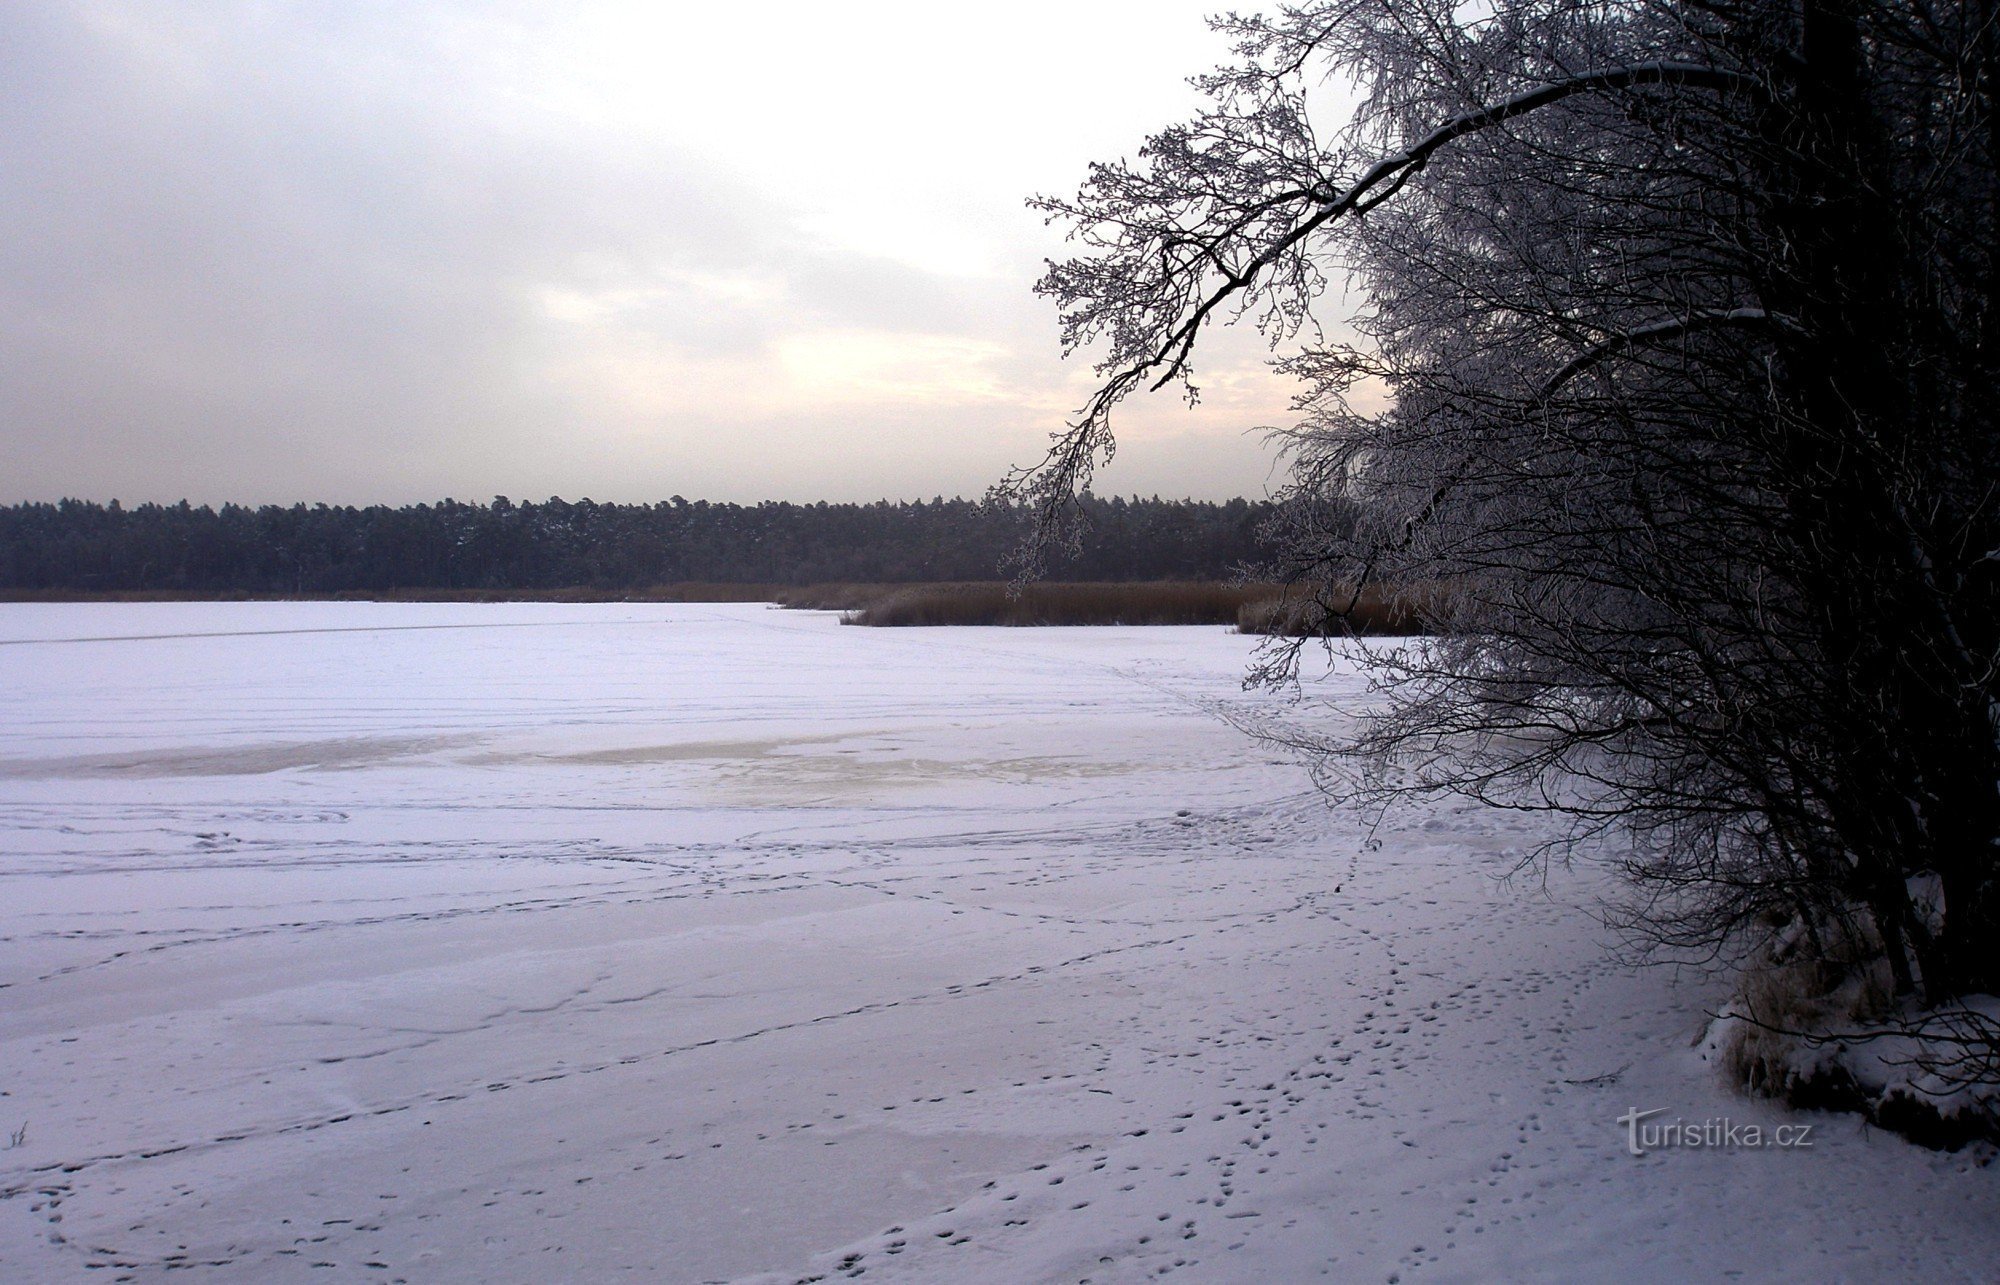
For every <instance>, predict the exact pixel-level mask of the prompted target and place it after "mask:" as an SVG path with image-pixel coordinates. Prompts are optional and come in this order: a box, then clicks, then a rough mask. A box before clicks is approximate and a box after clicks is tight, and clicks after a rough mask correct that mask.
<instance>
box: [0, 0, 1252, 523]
mask: <svg viewBox="0 0 2000 1285" xmlns="http://www.w3.org/2000/svg"><path fill="white" fill-rule="evenodd" d="M679 8H680V7H678V6H673V7H668V9H662V8H659V7H655V6H650V5H630V6H626V5H618V4H611V3H602V4H595V5H585V6H582V7H581V8H580V9H579V10H577V11H574V12H571V11H567V10H557V9H552V8H548V7H543V6H525V5H524V6H507V5H489V4H477V5H475V4H470V3H467V4H463V5H457V4H448V3H435V4H425V5H402V4H388V3H358V2H350V3H338V4H336V3H324V4H276V3H253V2H251V0H241V2H239V3H211V4H189V3H173V4H156V5H153V4H140V3H113V2H111V0H75V2H74V3H60V2H56V3H47V4H38V5H32V6H9V7H7V8H6V9H5V10H4V11H0V41H4V42H5V43H6V45H7V46H8V47H9V48H10V50H11V51H12V52H11V55H10V59H11V61H12V62H13V64H14V66H15V67H16V68H17V69H18V70H17V72H16V73H15V74H14V75H12V76H11V77H10V78H9V79H8V80H7V81H6V82H5V83H4V84H0V131H4V134H5V136H6V137H7V138H8V139H9V157H8V163H7V165H6V166H4V167H0V449H4V450H5V451H6V453H7V456H8V458H9V460H10V470H9V473H10V476H11V478H12V487H11V488H10V489H11V490H12V491H13V494H11V495H5V496H0V499H9V500H11V499H25V498H41V499H47V498H54V497H55V496H58V495H61V494H82V495H89V496H94V497H97V498H106V497H108V496H110V495H114V494H115V495H118V496H120V497H122V498H125V499H127V500H140V499H175V498H179V497H180V496H182V495H186V496H188V497H190V498H193V499H196V500H197V501H202V500H210V501H219V500H223V499H242V500H250V501H264V500H279V501H286V500H290V499H328V500H339V501H355V502H360V501H368V500H388V501H401V500H414V499H419V498H430V497H433V496H436V495H438V494H442V493H446V492H452V493H457V494H460V495H462V496H463V495H478V494H483V493H487V492H490V491H503V490H504V491H507V492H509V493H511V494H527V495H535V494H546V493H550V492H562V493H566V494H580V493H591V494H594V495H595V496H596V497H597V498H599V499H631V498H644V497H646V496H648V495H651V494H653V493H655V492H657V493H659V494H666V493H670V492H673V491H679V492H681V493H684V494H690V495H693V494H698V493H700V494H709V495H713V496H716V497H718V498H742V499H751V498H757V497H759V496H762V495H772V496H786V497H791V498H812V497H819V496H824V497H826V498H860V497H865V496H869V495H873V494H885V493H886V494H918V493H923V494H928V493H932V492H935V491H945V492H953V491H975V492H976V491H977V490H979V489H982V488H983V486H984V485H985V484H986V483H987V482H989V481H991V480H992V479H993V478H995V477H997V476H998V475H999V473H1000V472H1002V471H1004V469H1005V468H1006V467H1007V466H1008V465H1009V464H1012V463H1016V462H1020V460H1021V458H1022V457H1024V456H1030V455H1033V454H1036V453H1038V451H1039V449H1040V444H1041V443H1042V441H1043V438H1044V434H1045V433H1046V431H1047V430H1048V429H1050V428H1052V427H1054V426H1055V422H1056V418H1057V417H1059V416H1060V415H1061V414H1063V413H1064V412H1065V411H1067V410H1069V409H1071V408H1073V406H1074V405H1075V404H1076V403H1077V402H1079V401H1080V400H1081V390H1082V388H1083V386H1084V385H1083V383H1082V382H1081V380H1080V378H1079V372H1077V371H1076V370H1075V369H1073V364H1072V368H1065V367H1063V366H1062V365H1060V364H1059V363H1057V362H1056V361H1055V348H1054V339H1053V334H1054V322H1053V318H1052V316H1051V315H1050V314H1049V312H1048V309H1047V307H1046V305H1045V304H1043V303H1042V302H1040V301H1038V300H1035V299H1033V298H1032V297H1031V296H1030V295H1029V294H1028V291H1027V288H1026V287H1027V284H1028V282H1029V281H1030V280H1031V279H1032V276H1033V272H1032V271H1031V270H1029V269H1028V265H1029V264H1031V263H1032V262H1033V260H1034V257H1035V253H1036V252H1037V249H1036V247H1037V246H1039V245H1041V244H1044V243H1045V242H1046V241H1047V237H1046V234H1043V233H1041V230H1040V229H1039V228H1036V227H1034V226H1033V219H1032V216H1028V215H1026V214H1025V212H1023V211H1021V210H1020V209H1019V204H1018V198H1019V195H1020V194H1021V192H1022V191H1024V190H1025V179H1023V178H1022V177H1021V176H1020V171H1021V169H1022V167H1023V166H1025V165H1026V164H1027V162H1026V161H1025V160H1024V158H1025V157H1029V156H1032V155H1035V154H1037V153H1036V151H1035V149H1036V147H1037V146H1039V144H1037V143H1036V142H1035V138H1033V137H1030V138H1026V139H1021V138H1015V137H1014V135H1013V134H1011V133H1010V129H1012V127H1014V126H1031V127H1033V128H1034V129H1037V130H1040V129H1045V128H1046V127H1047V122H1048V120H1049V119H1050V118H1049V117H1047V116H1046V115H1045V114H1042V113H1043V109H1042V107H1040V106H1037V107H1035V108H1033V109H1030V108H1027V107H1020V108H1018V109H1017V107H1016V106H1012V105H1009V104H1004V103H1003V104H989V105H988V108H987V109H982V112H981V113H974V114H973V115H971V116H965V115H963V114H961V115H956V116H954V115H952V114H951V113H949V112H943V111H939V112H926V111H925V110H924V109H923V105H922V104H920V103H914V102H913V101H912V95H913V94H918V93H925V94H930V95H933V96H935V95H938V94H941V93H945V92H948V91H949V89H950V84H951V81H950V76H951V72H950V69H949V68H941V67H939V66H936V65H933V63H932V62H920V63H913V64H911V70H910V71H909V73H908V74H906V75H902V74H899V75H883V74H878V75H876V76H874V77H873V78H869V77H866V76H864V77H862V78H861V80H860V81H859V82H857V83H855V84H853V85H851V86H848V87H846V88H845V89H843V87H842V83H841V82H840V81H839V78H838V77H839V67H838V65H837V64H838V59H832V58H828V59H820V60H818V61H814V60H812V59H811V58H810V57H809V55H810V54H811V53H812V50H811V49H810V48H809V44H810V41H809V40H806V39H804V38H805V37H813V36H815V33H817V35H818V37H819V38H822V39H830V38H831V36H829V35H828V33H827V31H824V30H821V29H820V28H818V27H814V28H810V29H807V30H804V31H795V32H792V33H791V36H792V37H793V38H792V39H790V40H787V41H782V42H777V43H778V44H780V45H782V47H783V50H784V51H785V52H784V53H783V54H782V55H781V56H780V55H774V60H775V64H777V65H774V66H771V67H766V68H759V67H758V66H756V65H755V59H754V58H750V60H749V61H748V62H744V61H742V60H744V59H745V58H746V57H748V54H747V51H746V50H745V49H744V48H743V47H742V38H743V36H744V34H745V33H744V32H743V31H742V30H741V29H740V27H738V26H737V25H736V24H739V23H740V22H742V21H743V18H742V17H741V16H740V15H731V16H729V17H728V18H727V21H726V22H720V20H717V19H715V17H714V15H713V13H711V14H710V15H709V16H708V18H706V19H705V20H704V21H705V22H706V23H707V25H705V26H687V25H684V24H680V23H677V22H672V21H666V20H664V19H662V18H661V17H660V15H661V14H662V13H666V12H668V11H669V9H679ZM799 12H800V13H802V14H811V15H815V16H813V17H812V18H811V19H810V22H813V23H819V24H821V26H822V27H823V26H824V24H826V23H828V22H832V21H835V20H836V19H835V18H833V17H831V16H829V13H828V12H827V11H826V10H824V9H823V8H814V7H805V8H802V9H801V10H800V11H799ZM869 12H870V13H873V12H874V11H873V10H870V11H869ZM884 12H885V13H887V14H889V16H890V18H894V21H893V22H892V21H890V20H889V18H883V17H881V15H877V19H871V21H875V22H876V26H875V28H873V30H875V32H876V35H877V37H878V38H882V39H886V38H887V37H884V36H882V34H881V33H882V32H883V31H892V32H896V33H900V36H899V38H901V39H903V40H904V41H905V42H909V41H920V38H921V37H922V36H923V28H922V27H921V23H920V22H918V16H919V15H921V14H923V13H926V12H929V11H928V10H920V9H912V10H908V11H896V10H888V11H884ZM913 23H916V24H917V25H912V24H913ZM718 24H719V25H718ZM863 26H864V28H865V27H867V23H865V22H864V23H863ZM861 34H862V35H864V36H865V35H866V34H867V31H865V30H864V31H863V32H862V33H861ZM848 35H849V36H850V37H852V36H853V35H855V33H853V32H850V33H848ZM732 40H733V43H732V42H731V41H732ZM912 50H913V52H912V53H911V54H910V56H911V57H913V58H921V56H922V55H921V52H920V51H917V46H914V45H913V46H912ZM879 52H880V51H878V53H879ZM931 56H932V59H933V62H934V61H935V53H934V51H933V52H932V55H931ZM732 59H734V60H737V61H738V65H737V66H735V67H734V69H733V72H732V74H721V75H718V74H714V72H713V65H714V64H716V63H728V62H729V61H730V60H732ZM649 60H651V62H650V63H649ZM827 63H832V64H835V65H834V66H832V67H831V68H829V67H828V66H826V65H823V64H827ZM649 66H650V68H651V71H652V75H651V76H650V77H649V75H648V74H647V73H648V69H649ZM703 69H708V70H703ZM1187 69H1189V68H1186V67H1181V66H1163V67H1160V68H1159V69H1158V74H1159V75H1160V76H1161V77H1162V78H1163V79H1168V78H1171V77H1173V76H1175V75H1177V74H1178V73H1179V72H1181V71H1183V70H1187ZM968 74H972V73H968ZM994 74H995V73H993V72H991V71H982V72H979V73H976V74H972V78H973V80H974V81H980V80H981V79H982V77H983V78H986V79H987V80H991V78H992V76H993V75H994ZM677 75H678V76H679V78H678V79H676V76H677ZM786 75H789V76H791V77H792V80H791V81H789V82H788V81H786V80H784V79H783V77H784V76H786ZM994 83H999V82H994ZM961 106H962V105H961ZM696 108H698V109H699V113H698V114H697V112H696V111H695V109H696ZM968 122H971V123H970V124H968ZM954 130H956V131H957V134H956V135H954V133H953V131H954ZM1036 137H1039V135H1037V136H1036ZM844 138H845V139H848V140H849V144H848V145H847V146H846V147H845V149H844V150H842V147H841V140H842V139H844ZM1010 138H1012V139H1014V141H1012V142H1008V141H1007V140H1009V139H1010ZM857 140H862V141H865V143H866V145H865V146H864V145H862V141H857ZM960 147H963V148H967V149H970V150H971V152H973V153H977V152H979V151H980V150H981V149H984V151H985V152H986V153H987V154H988V155H986V156H984V157H982V156H980V155H976V154H974V155H966V156H958V155H955V154H952V155H950V156H949V159H950V162H951V163H949V164H944V163H939V164H931V165H926V164H924V163H923V161H924V159H925V158H931V157H945V156H946V155H947V154H948V153H949V152H950V150H951V149H954V148H960ZM787 149H789V153H788V152H787ZM899 149H904V150H902V151H900V152H899ZM788 154H789V158H790V159H789V163H788V162H787V155H788ZM899 154H900V155H902V156H903V159H902V161H900V162H898V161H897V160H896V158H897V157H898V156H899ZM892 165H893V166H894V168H891V166H892ZM989 170H992V171H996V172H993V173H989V172H988V171H989ZM999 185H1014V186H1008V187H1007V190H1006V192H1005V196H1006V199H1005V201H1001V200H999V199H998V198H997V197H996V196H995V194H994V193H995V190H996V186H999ZM1038 236H1039V237H1040V238H1041V239H1040V241H1037V240H1036V238H1037V237H1038ZM1252 357H1254V354H1252ZM1243 360H1244V359H1243V358H1242V356H1241V355H1240V354H1238V355H1237V356H1235V357H1232V358H1231V359H1230V361H1231V362H1233V363H1234V364H1235V365H1236V366H1240V365H1242V364H1243ZM1232 368H1233V367H1232ZM1226 382H1227V381H1225V383H1226ZM1260 396H1261V397H1262V400H1263V403H1265V404H1268V406H1269V408H1270V409H1271V410H1276V409H1278V408H1279V407H1281V405H1282V396H1281V395H1280V394H1279V393H1277V392H1276V391H1275V390H1273V389H1270V388H1269V387H1267V388H1266V389H1265V392H1264V393H1263V394H1254V393H1245V394H1243V396H1241V397H1237V398H1235V400H1233V401H1229V402H1228V404H1227V406H1225V407H1223V408H1221V409H1222V410H1225V411H1227V412H1228V413H1233V414H1236V415H1238V417H1239V420H1240V418H1241V417H1242V416H1244V415H1247V414H1249V407H1250V405H1251V404H1253V403H1258V401H1259V397H1260ZM1238 403H1241V404H1238ZM1163 414H1165V411H1164V409H1162V408H1153V407H1148V408H1142V409H1141V410H1140V411H1139V412H1138V413H1137V414H1136V415H1134V416H1132V417H1130V419H1131V422H1132V423H1133V424H1134V425H1135V426H1136V431H1138V432H1140V433H1141V434H1142V435H1143V434H1144V432H1146V431H1147V429H1146V425H1147V424H1148V423H1150V422H1151V421H1152V420H1153V419H1155V418H1159V417H1160V416H1162V415H1163ZM1268 417H1269V416H1268V415H1267V416H1266V418H1268ZM1178 422H1179V423H1180V424H1181V425H1182V426H1183V427H1182V429H1181V430H1179V431H1180V432H1181V433H1182V435H1186V434H1187V433H1189V432H1192V433H1194V434H1195V435H1197V436H1204V437H1205V439H1212V441H1213V442H1214V443H1216V444H1221V445H1223V446H1226V447H1228V448H1229V449H1233V450H1235V451H1238V452H1240V454H1239V455H1238V456H1237V463H1236V466H1235V467H1234V468H1233V470H1230V469H1224V470H1222V474H1221V475H1224V476H1230V477H1233V478H1241V479H1244V480H1245V482H1250V481H1253V480H1255V479H1258V478H1260V477H1261V466H1260V457H1259V456H1257V455H1256V454H1254V453H1253V452H1250V451H1247V450H1245V449H1244V448H1243V447H1242V445H1241V441H1240V437H1239V433H1238V429H1239V427H1240V426H1241V425H1240V423H1239V422H1231V423H1228V424H1220V423H1219V421H1216V420H1215V416H1214V415H1213V414H1211V416H1210V417H1209V418H1207V419H1202V418H1200V417H1197V418H1196V419H1195V420H1189V419H1186V418H1185V417H1183V418H1182V419H1181V420H1180V421H1178ZM1172 431H1173V430H1169V432H1170V433H1171V432H1172ZM1227 453H1228V450H1224V451H1223V454H1227ZM1211 454H1213V452H1211ZM1215 476H1218V474H1217V472H1216V470H1215V469H1213V468H1210V469H1208V470H1207V471H1205V472H1203V473H1202V474H1199V475H1197V476H1190V477H1189V478H1188V479H1187V480H1185V481H1184V482H1183V483H1182V484H1181V485H1180V486H1178V487H1176V486H1173V485H1168V486H1166V487H1164V488H1154V489H1165V490H1169V491H1188V490H1197V491H1200V490H1208V489H1214V488H1213V487H1212V486H1204V481H1209V480H1212V479H1213V478H1214V477H1215Z"/></svg>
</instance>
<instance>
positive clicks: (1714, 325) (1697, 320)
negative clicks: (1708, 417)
mask: <svg viewBox="0 0 2000 1285" xmlns="http://www.w3.org/2000/svg"><path fill="white" fill-rule="evenodd" d="M1728 326H1748V327H1764V326H1774V327H1777V328H1778V329H1781V330H1794V331H1795V330H1797V329H1798V328H1799V323H1798V321H1797V320H1796V319H1795V318H1792V317H1789V316H1786V315H1785V314H1783V313H1773V312H1766V311H1765V310H1764V309H1762V308H1731V309H1729V310H1728V311H1726V312H1725V311H1701V312H1695V313H1692V314H1690V315H1689V316H1686V317H1676V318H1673V319H1671V320H1667V321H1656V322H1653V323H1651V324H1650V325H1644V326H1637V327H1634V328H1633V329H1631V330H1626V331H1623V332H1621V333H1619V334H1615V335H1613V336H1611V337H1610V338H1609V339H1607V340H1605V341H1604V342H1603V343H1601V344H1598V345H1596V346H1595V347H1593V348H1591V349H1589V350H1588V351H1586V352H1584V353H1582V354H1581V355H1579V356H1578V357H1577V358H1576V359H1575V360H1573V361H1571V362H1570V363H1569V364H1568V365H1566V366H1564V367H1563V368H1562V369H1561V370H1559V371H1557V372H1556V373H1555V374H1554V375H1551V376H1550V377H1549V380H1548V382H1547V383H1545V384H1543V385H1542V390H1541V395H1542V397H1543V398H1545V399H1546V398H1549V397H1553V396H1554V395H1555V394H1556V393H1557V392H1558V391H1560V390H1561V388H1562V387H1563V385H1565V384H1567V383H1569V381H1570V380H1572V379H1575V378H1576V377H1577V376H1578V375H1581V374H1583V373H1584V372H1585V371H1587V370H1590V369H1591V368H1592V367H1594V366H1597V365H1599V364H1601V363H1603V362H1606V361H1609V360H1610V359H1611V358H1613V357H1616V356H1617V355H1618V354H1620V353H1622V352H1624V351H1625V350H1626V349H1628V348H1632V347H1635V346H1637V345H1640V344H1645V343H1651V342H1654V341H1657V340H1663V339H1676V338H1679V337H1680V336H1682V335H1688V334H1693V333H1695V332H1696V331H1701V330H1716V329H1721V328H1724V327H1728Z"/></svg>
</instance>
